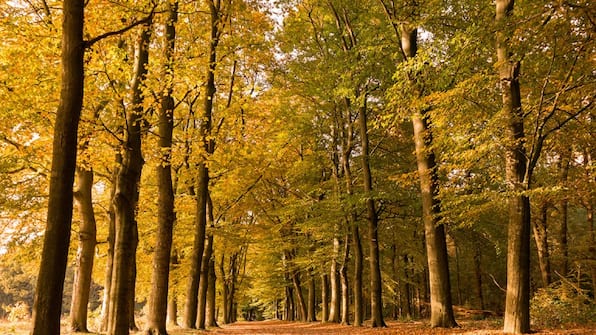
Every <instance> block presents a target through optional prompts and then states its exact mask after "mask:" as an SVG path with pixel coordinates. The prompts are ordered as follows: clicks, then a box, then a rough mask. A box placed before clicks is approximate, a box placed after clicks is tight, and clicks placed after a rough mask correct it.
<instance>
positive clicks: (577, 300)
mask: <svg viewBox="0 0 596 335" xmlns="http://www.w3.org/2000/svg"><path fill="white" fill-rule="evenodd" d="M530 315H531V319H532V324H533V325H534V326H538V327H545V328H558V327H562V326H563V325H568V324H587V323H592V322H595V321H596V304H594V302H593V300H592V298H591V297H590V296H588V294H587V293H586V292H585V291H584V290H582V289H581V288H579V287H578V286H576V285H574V284H573V283H571V282H569V281H559V282H557V283H554V284H552V285H550V286H549V287H547V288H542V289H539V290H538V291H537V292H536V294H535V295H534V297H533V298H532V300H531V301H530Z"/></svg>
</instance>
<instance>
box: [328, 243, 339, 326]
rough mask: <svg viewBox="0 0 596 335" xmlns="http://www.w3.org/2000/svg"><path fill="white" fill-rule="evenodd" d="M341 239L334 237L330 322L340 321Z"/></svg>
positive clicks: (330, 276)
mask: <svg viewBox="0 0 596 335" xmlns="http://www.w3.org/2000/svg"><path fill="white" fill-rule="evenodd" d="M339 248H340V247H339V239H338V238H337V237H335V238H333V255H334V257H333V259H332V260H331V271H330V275H329V278H330V280H329V281H330V282H331V302H330V304H329V306H330V307H329V319H328V321H329V322H335V323H338V322H339V309H340V302H341V301H340V297H341V291H340V284H339V271H338V270H337V257H338V255H339Z"/></svg>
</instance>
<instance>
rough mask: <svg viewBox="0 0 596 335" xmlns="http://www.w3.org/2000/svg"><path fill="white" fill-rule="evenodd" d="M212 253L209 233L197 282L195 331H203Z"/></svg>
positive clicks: (211, 238)
mask: <svg viewBox="0 0 596 335" xmlns="http://www.w3.org/2000/svg"><path fill="white" fill-rule="evenodd" d="M212 253H213V234H211V233H209V234H208V236H207V240H206V242H205V250H204V251H203V260H202V261H201V276H200V281H199V298H198V300H199V301H198V304H199V305H198V311H197V329H205V316H206V311H207V289H208V286H209V285H208V284H209V283H208V280H209V263H210V261H211V255H212Z"/></svg>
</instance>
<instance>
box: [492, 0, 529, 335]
mask: <svg viewBox="0 0 596 335" xmlns="http://www.w3.org/2000/svg"><path fill="white" fill-rule="evenodd" d="M513 7H514V1H513V0H497V1H496V21H497V24H498V26H499V27H501V28H500V29H499V30H498V31H497V64H499V65H500V66H499V79H500V83H501V91H502V99H503V113H504V115H505V117H506V118H507V125H506V126H507V127H506V134H505V136H506V138H505V141H506V149H505V174H506V176H505V178H506V182H507V185H508V186H509V188H510V191H511V193H512V195H511V196H510V198H509V223H508V230H507V293H506V300H505V322H504V327H503V331H504V332H506V333H515V334H521V333H528V332H529V331H530V199H529V198H528V197H527V196H526V195H524V194H523V193H522V192H523V191H524V190H525V189H526V188H527V187H526V185H527V183H528V182H529V180H526V165H527V158H526V152H525V148H524V138H525V134H524V123H523V121H524V120H523V117H524V116H523V112H522V108H521V96H520V87H519V71H520V63H519V62H518V61H513V60H512V59H511V58H510V57H511V55H510V51H509V46H508V45H507V43H508V42H509V40H510V38H511V36H509V35H508V34H507V33H506V32H507V31H509V30H511V29H510V28H511V27H508V26H509V25H510V22H509V19H508V18H509V17H510V16H511V13H512V12H513ZM511 31H513V30H511ZM524 183H526V185H524Z"/></svg>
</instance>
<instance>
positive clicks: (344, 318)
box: [339, 233, 350, 325]
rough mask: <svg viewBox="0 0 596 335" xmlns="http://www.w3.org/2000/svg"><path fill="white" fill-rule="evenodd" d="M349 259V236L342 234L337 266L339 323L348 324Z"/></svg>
mask: <svg viewBox="0 0 596 335" xmlns="http://www.w3.org/2000/svg"><path fill="white" fill-rule="evenodd" d="M349 261H350V236H349V234H347V233H346V235H345V236H344V256H343V259H342V262H341V267H340V268H339V276H340V277H339V279H340V284H341V318H340V320H341V324H342V325H349V324H350V286H349V283H348V262H349Z"/></svg>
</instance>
